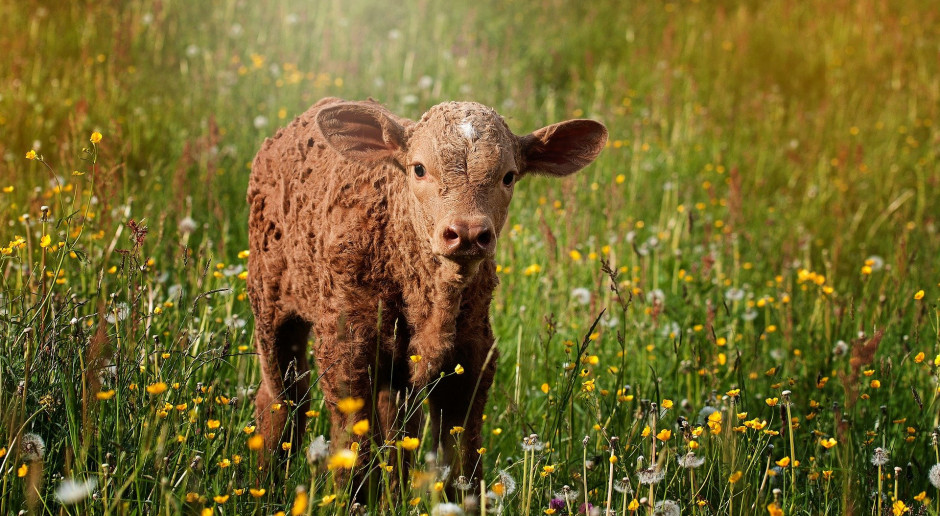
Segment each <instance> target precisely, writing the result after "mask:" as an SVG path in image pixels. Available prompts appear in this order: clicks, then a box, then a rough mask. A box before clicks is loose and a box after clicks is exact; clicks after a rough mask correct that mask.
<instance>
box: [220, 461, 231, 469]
mask: <svg viewBox="0 0 940 516" xmlns="http://www.w3.org/2000/svg"><path fill="white" fill-rule="evenodd" d="M231 465H232V461H231V460H229V459H222V460H220V461H219V467H220V468H222V469H225V468H227V467H229V466H231Z"/></svg>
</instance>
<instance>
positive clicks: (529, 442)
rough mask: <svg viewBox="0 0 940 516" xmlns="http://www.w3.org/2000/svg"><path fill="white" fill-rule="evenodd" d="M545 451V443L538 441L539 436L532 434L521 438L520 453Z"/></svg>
mask: <svg viewBox="0 0 940 516" xmlns="http://www.w3.org/2000/svg"><path fill="white" fill-rule="evenodd" d="M543 449H545V443H543V442H541V441H539V436H538V435H536V434H532V435H530V436H528V437H523V438H522V451H527V452H528V451H542V450H543Z"/></svg>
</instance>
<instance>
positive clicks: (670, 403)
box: [662, 400, 673, 409]
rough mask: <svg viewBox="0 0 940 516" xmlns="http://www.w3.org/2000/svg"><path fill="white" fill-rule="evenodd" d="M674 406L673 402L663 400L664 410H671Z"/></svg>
mask: <svg viewBox="0 0 940 516" xmlns="http://www.w3.org/2000/svg"><path fill="white" fill-rule="evenodd" d="M672 405H673V403H672V400H663V403H662V407H663V408H664V409H671V408H672Z"/></svg>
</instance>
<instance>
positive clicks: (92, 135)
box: [88, 131, 101, 143]
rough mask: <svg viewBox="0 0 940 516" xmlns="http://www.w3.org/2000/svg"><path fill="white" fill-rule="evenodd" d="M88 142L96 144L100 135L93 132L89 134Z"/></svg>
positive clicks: (99, 139)
mask: <svg viewBox="0 0 940 516" xmlns="http://www.w3.org/2000/svg"><path fill="white" fill-rule="evenodd" d="M88 141H90V142H91V143H98V142H100V141H101V133H99V132H98V131H95V132H93V133H91V138H89V139H88Z"/></svg>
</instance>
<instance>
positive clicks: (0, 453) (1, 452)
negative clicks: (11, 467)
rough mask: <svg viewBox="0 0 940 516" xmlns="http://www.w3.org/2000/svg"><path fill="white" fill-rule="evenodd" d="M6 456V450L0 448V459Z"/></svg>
mask: <svg viewBox="0 0 940 516" xmlns="http://www.w3.org/2000/svg"><path fill="white" fill-rule="evenodd" d="M6 454H7V449H6V448H0V459H2V458H3V457H4V456H5V455H6Z"/></svg>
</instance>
